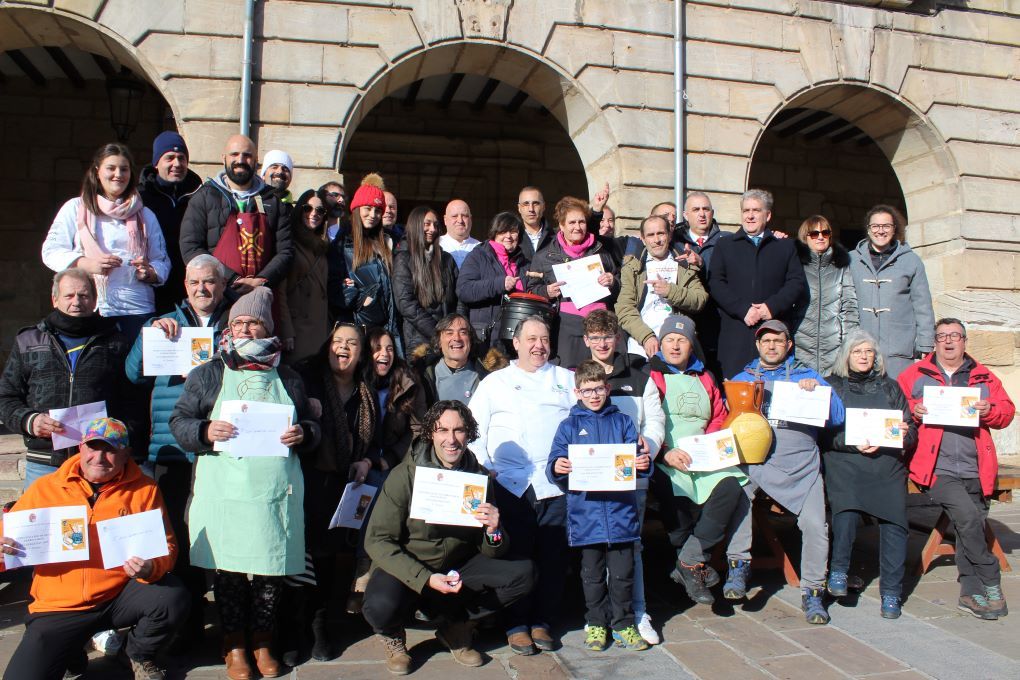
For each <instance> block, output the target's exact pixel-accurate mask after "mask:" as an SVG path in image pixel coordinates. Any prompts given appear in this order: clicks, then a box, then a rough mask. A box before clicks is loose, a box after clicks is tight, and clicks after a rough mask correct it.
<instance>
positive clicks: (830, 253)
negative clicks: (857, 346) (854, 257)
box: [794, 215, 858, 375]
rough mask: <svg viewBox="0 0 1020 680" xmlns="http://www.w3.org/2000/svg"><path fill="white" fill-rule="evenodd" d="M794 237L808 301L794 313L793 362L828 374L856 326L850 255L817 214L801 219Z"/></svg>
mask: <svg viewBox="0 0 1020 680" xmlns="http://www.w3.org/2000/svg"><path fill="white" fill-rule="evenodd" d="M797 238H798V242H797V244H796V245H797V256H798V257H799V258H800V263H801V264H802V265H803V266H804V278H805V279H807V283H808V291H809V292H810V300H809V301H808V304H807V307H804V308H802V309H801V312H800V314H798V319H797V330H796V335H795V337H794V351H795V354H796V357H797V361H799V362H800V363H802V364H804V365H805V366H808V367H810V368H813V369H815V371H817V372H818V373H819V375H828V374H829V371H830V370H831V369H832V361H833V358H834V357H835V356H836V351H837V350H838V349H839V346H840V344H842V342H843V340H844V339H845V338H846V336H847V334H848V333H849V332H850V331H852V330H853V329H855V328H857V326H858V320H857V293H856V291H855V289H854V281H853V277H852V276H851V275H850V266H849V265H850V254H849V253H848V252H847V251H846V248H844V247H843V246H842V245H840V244H839V243H836V242H834V241H833V238H832V225H831V224H829V220H827V219H825V218H824V217H823V216H821V215H812V216H811V217H809V218H807V219H806V220H804V222H803V223H802V224H801V225H800V230H799V232H798V233H797Z"/></svg>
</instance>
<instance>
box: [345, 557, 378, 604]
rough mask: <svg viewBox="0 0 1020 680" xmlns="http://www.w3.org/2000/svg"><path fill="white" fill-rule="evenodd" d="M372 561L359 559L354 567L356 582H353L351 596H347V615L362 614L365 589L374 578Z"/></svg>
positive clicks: (366, 558)
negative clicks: (372, 577) (370, 579)
mask: <svg viewBox="0 0 1020 680" xmlns="http://www.w3.org/2000/svg"><path fill="white" fill-rule="evenodd" d="M371 572H372V560H371V559H370V558H368V557H359V558H358V561H357V563H355V565H354V580H353V581H352V582H351V594H350V595H348V596H347V613H348V614H360V613H361V607H362V605H363V603H364V600H365V589H366V588H368V580H369V578H371V576H372V573H371Z"/></svg>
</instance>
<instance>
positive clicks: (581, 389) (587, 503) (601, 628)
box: [546, 359, 651, 652]
mask: <svg viewBox="0 0 1020 680" xmlns="http://www.w3.org/2000/svg"><path fill="white" fill-rule="evenodd" d="M574 385H575V389H574V394H576V395H577V397H578V399H579V401H578V403H577V404H576V405H574V407H573V408H571V409H570V415H568V416H567V417H566V418H565V419H564V420H563V422H561V423H560V426H559V429H558V430H557V431H556V436H555V437H554V438H553V444H552V451H551V453H550V455H549V463H548V466H547V467H546V476H547V477H548V478H549V481H551V482H552V483H554V484H557V485H558V486H559V487H560V488H561V489H563V490H564V491H568V487H569V484H568V480H569V476H570V473H571V471H572V469H573V466H572V465H571V462H570V459H569V458H568V452H569V447H570V446H571V445H572V444H574V445H584V446H588V445H597V444H631V445H635V446H636V444H637V441H638V434H637V430H636V429H635V428H634V421H633V420H632V419H631V418H630V416H628V415H625V414H624V413H622V412H621V411H620V410H619V409H618V408H617V407H616V406H614V405H613V404H612V403H611V400H610V398H609V384H608V383H607V382H606V372H605V369H604V368H603V367H602V365H601V364H599V363H598V362H597V361H594V360H592V359H588V360H586V361H582V362H581V363H580V364H578V366H577V370H576V372H575V373H574ZM632 450H634V451H635V453H636V448H635V449H632ZM633 466H634V468H636V469H637V470H638V472H640V473H641V475H642V476H647V474H648V471H649V469H650V468H651V459H650V457H649V456H648V454H646V453H645V454H641V455H639V456H636V457H635V459H634V463H633ZM627 467H628V463H627V462H624V463H623V469H622V470H621V469H620V467H619V466H618V467H617V473H616V476H617V477H618V478H620V477H622V478H626V477H628V476H629V477H630V478H631V479H634V470H633V469H629V470H628V469H627ZM640 533H641V532H640V523H639V522H638V504H637V492H636V491H568V493H567V538H568V541H569V543H570V546H571V547H575V546H580V547H581V584H582V587H583V589H584V602H585V605H587V607H588V612H587V614H586V617H585V618H586V619H587V621H588V626H587V627H588V637H587V639H586V640H585V643H584V644H585V647H587V648H588V649H591V650H594V651H597V652H601V651H603V650H604V649H606V647H607V646H608V643H609V640H608V639H607V638H608V630H607V629H608V628H609V627H612V630H613V641H614V642H616V643H617V644H619V645H621V646H623V647H625V648H626V649H633V650H643V649H648V643H647V642H646V641H645V639H644V638H642V637H641V633H639V632H638V629H637V627H636V626H635V625H634V604H633V603H634V593H633V589H634V542H635V541H637V540H638V539H640V538H641V535H640ZM607 574H608V579H607ZM607 581H608V583H607Z"/></svg>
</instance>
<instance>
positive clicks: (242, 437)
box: [213, 400, 294, 458]
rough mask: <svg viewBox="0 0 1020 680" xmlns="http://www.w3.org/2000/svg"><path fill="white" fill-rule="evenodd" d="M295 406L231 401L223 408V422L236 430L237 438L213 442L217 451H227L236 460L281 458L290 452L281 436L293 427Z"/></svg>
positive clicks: (221, 416)
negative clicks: (282, 441) (281, 440)
mask: <svg viewBox="0 0 1020 680" xmlns="http://www.w3.org/2000/svg"><path fill="white" fill-rule="evenodd" d="M293 415H294V407H293V406H289V405H287V404H269V403H266V402H263V401H239V400H228V401H224V402H223V403H222V404H221V405H220V418H219V419H220V420H225V421H227V422H228V423H230V424H231V425H233V426H234V427H236V428H237V435H236V436H234V437H233V438H231V439H228V440H227V441H225V442H214V443H213V450H214V451H225V452H227V453H229V454H230V455H231V456H233V457H235V458H245V457H273V456H276V457H280V458H286V457H287V456H289V455H290V449H288V448H287V447H286V446H284V445H283V444H282V443H281V442H280V436H281V435H282V434H283V432H284V430H286V429H287V428H288V427H290V425H291V419H292V417H293Z"/></svg>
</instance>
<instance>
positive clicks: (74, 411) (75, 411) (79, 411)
mask: <svg viewBox="0 0 1020 680" xmlns="http://www.w3.org/2000/svg"><path fill="white" fill-rule="evenodd" d="M105 417H106V402H105V401H93V402H92V403H89V404H78V405H77V406H71V407H70V408H54V409H50V418H53V419H54V420H59V421H60V424H61V425H63V426H64V432H63V433H62V434H58V433H56V432H54V433H53V448H54V449H66V448H68V447H69V446H78V444H80V443H81V433H82V432H84V431H85V429H86V428H87V427H88V425H89V423H90V422H92V421H93V420H95V419H96V418H105Z"/></svg>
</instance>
